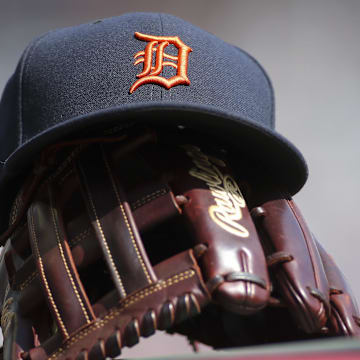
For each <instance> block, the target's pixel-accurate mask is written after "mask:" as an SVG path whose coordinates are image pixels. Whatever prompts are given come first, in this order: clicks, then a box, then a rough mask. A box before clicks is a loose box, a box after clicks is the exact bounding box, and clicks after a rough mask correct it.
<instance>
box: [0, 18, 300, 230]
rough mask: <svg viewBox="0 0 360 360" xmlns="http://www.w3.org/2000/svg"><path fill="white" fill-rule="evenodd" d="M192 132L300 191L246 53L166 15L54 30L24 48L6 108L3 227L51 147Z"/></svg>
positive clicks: (296, 167)
mask: <svg viewBox="0 0 360 360" xmlns="http://www.w3.org/2000/svg"><path fill="white" fill-rule="evenodd" d="M138 122H141V123H149V124H159V125H167V126H169V125H170V126H172V125H173V126H180V125H181V126H185V127H188V128H190V129H191V128H193V129H196V130H198V131H201V132H202V133H204V136H206V135H205V134H209V135H215V136H217V137H219V138H221V139H223V140H224V141H226V143H227V144H228V145H229V146H231V147H232V148H233V149H234V151H235V152H236V151H237V152H238V159H239V166H240V165H241V164H242V161H243V159H244V158H246V157H247V156H248V155H249V154H251V156H252V157H253V158H254V159H255V160H256V159H258V161H261V162H262V163H263V164H265V167H266V168H267V171H269V169H271V171H272V174H273V177H274V179H275V182H276V183H277V184H278V185H279V186H281V187H282V188H284V187H285V188H286V189H287V191H288V192H289V193H290V194H294V193H296V192H297V191H298V190H299V189H300V188H301V187H302V186H303V185H304V183H305V181H306V178H307V167H306V163H305V161H304V159H303V157H302V155H301V153H300V152H299V151H298V150H297V149H296V147H295V146H294V145H292V144H291V143H290V142H289V141H288V140H286V139H285V138H284V137H283V136H281V135H280V134H279V133H277V132H276V131H275V129H274V124H275V121H274V96H273V89H272V86H271V83H270V80H269V78H268V76H267V75H266V73H265V71H264V70H263V68H262V67H261V66H260V65H259V63H258V62H257V61H256V60H255V59H254V58H252V57H251V56H250V55H248V54H247V53H246V52H244V51H243V50H241V49H239V48H237V47H235V46H233V45H231V44H228V43H226V42H224V41H222V40H220V39H219V38H217V37H216V36H214V35H212V34H209V33H208V32H206V31H203V30H201V29H199V28H198V27H196V26H193V25H191V24H189V23H188V22H186V21H183V20H181V19H179V18H177V17H174V16H171V15H167V14H155V13H132V14H125V15H122V16H119V17H113V18H109V19H103V20H98V21H95V22H92V23H89V24H83V25H79V26H74V27H69V28H64V29H59V30H54V31H50V32H48V33H46V34H45V35H43V36H40V37H39V38H37V39H35V40H34V41H33V42H31V43H30V44H29V46H28V47H27V48H26V50H25V51H24V53H23V55H22V57H21V59H20V61H19V63H18V66H17V68H16V70H15V73H14V74H13V76H12V77H11V78H10V80H9V81H8V83H7V86H6V88H5V90H4V92H3V95H2V99H1V103H0V161H1V168H0V198H1V200H2V201H1V204H0V230H4V229H5V228H6V226H7V221H8V214H9V208H10V205H11V202H12V201H13V199H14V197H15V194H16V191H17V190H18V189H19V186H20V184H21V182H22V180H23V176H22V175H23V174H24V173H25V172H26V170H27V169H28V168H29V166H30V165H31V163H32V161H33V160H34V159H35V158H36V157H37V155H38V154H39V152H40V151H41V150H42V149H44V148H45V147H46V146H48V145H50V144H53V143H56V142H58V141H60V140H63V139H64V138H66V137H69V136H72V135H73V134H81V133H82V132H84V131H87V130H88V129H91V128H96V127H99V126H100V127H104V128H106V127H110V126H114V125H116V126H119V127H121V126H125V125H127V126H128V125H129V124H131V123H138Z"/></svg>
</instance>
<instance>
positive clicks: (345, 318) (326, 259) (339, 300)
mask: <svg viewBox="0 0 360 360" xmlns="http://www.w3.org/2000/svg"><path fill="white" fill-rule="evenodd" d="M315 241H316V240H315ZM316 243H317V246H318V249H319V253H320V256H321V259H322V261H323V263H324V268H325V271H326V276H327V278H328V282H329V285H330V305H331V316H330V330H331V332H332V333H334V334H337V335H350V336H360V313H359V308H358V305H357V303H356V299H355V298H354V296H353V295H352V291H351V289H350V287H349V285H348V282H347V281H346V279H345V277H344V275H343V274H342V272H341V271H340V269H339V268H338V266H337V265H336V264H335V262H334V260H333V258H332V257H331V256H330V255H329V254H328V253H327V252H326V251H325V250H324V248H323V247H322V246H321V244H320V243H319V242H317V241H316Z"/></svg>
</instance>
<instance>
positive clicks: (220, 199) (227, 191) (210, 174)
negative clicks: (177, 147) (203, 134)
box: [183, 145, 249, 238]
mask: <svg viewBox="0 0 360 360" xmlns="http://www.w3.org/2000/svg"><path fill="white" fill-rule="evenodd" d="M183 148H184V149H185V150H186V153H187V154H188V155H189V156H190V157H191V158H192V161H193V163H194V165H195V167H194V168H192V169H191V170H190V171H189V174H190V175H191V176H193V177H195V178H197V179H200V180H202V181H204V182H205V183H206V185H207V186H208V187H209V190H210V191H211V194H212V195H213V197H214V200H215V203H216V205H211V206H210V207H209V210H208V211H209V215H210V217H211V219H212V220H213V221H214V222H215V223H216V224H217V225H219V226H220V227H221V228H223V229H224V230H226V231H228V232H229V233H231V234H234V235H236V236H239V237H242V238H246V237H248V236H249V231H248V230H247V229H246V228H245V226H243V225H241V224H240V223H239V221H240V220H241V219H242V210H241V209H242V208H245V207H246V203H245V200H244V197H243V195H242V193H241V191H240V189H239V186H238V185H237V183H236V181H235V180H234V178H233V177H232V176H231V175H228V174H223V173H222V172H221V170H220V169H219V167H225V163H224V162H223V161H222V160H220V159H217V158H214V157H210V156H206V155H205V154H204V153H202V151H201V150H200V149H199V148H198V147H196V146H192V145H185V146H183Z"/></svg>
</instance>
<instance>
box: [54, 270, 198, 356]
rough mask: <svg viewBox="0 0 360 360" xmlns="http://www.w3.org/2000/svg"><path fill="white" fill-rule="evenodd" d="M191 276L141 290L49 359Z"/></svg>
mask: <svg viewBox="0 0 360 360" xmlns="http://www.w3.org/2000/svg"><path fill="white" fill-rule="evenodd" d="M193 276H195V271H194V270H192V269H191V270H187V271H184V272H182V273H180V274H176V275H174V276H173V277H171V278H169V279H167V280H165V281H161V282H160V283H156V284H154V285H151V286H150V287H149V288H148V289H145V290H141V291H140V292H139V293H137V294H134V295H132V296H130V297H129V299H126V300H125V301H124V302H123V304H121V305H120V306H121V308H120V309H116V308H114V309H112V310H110V311H109V313H108V314H107V315H105V316H104V318H103V319H99V320H97V321H96V322H95V323H94V324H92V325H90V326H89V327H87V328H86V329H84V330H83V331H82V332H80V333H78V334H76V335H75V336H74V337H72V338H71V339H70V340H69V342H68V343H67V344H66V345H65V346H64V347H62V348H59V350H58V351H57V352H56V353H54V354H53V355H51V356H50V358H49V359H56V358H57V357H58V356H59V355H61V353H62V352H64V351H65V350H67V349H68V348H69V347H70V346H72V345H74V344H76V343H77V342H78V341H80V340H81V339H83V338H84V337H86V336H87V335H88V334H90V333H91V332H93V331H95V330H97V329H100V328H102V327H104V326H105V325H106V324H107V323H108V322H109V321H110V320H113V319H114V318H116V317H117V316H119V315H120V314H121V313H122V312H123V311H124V310H125V309H126V308H128V307H129V306H130V305H132V304H134V303H136V302H138V301H140V300H142V299H143V298H145V297H147V296H149V295H151V294H153V293H156V292H158V291H161V290H163V289H165V288H167V287H169V286H172V285H174V284H177V283H179V282H181V281H185V280H187V279H190V278H192V277H193Z"/></svg>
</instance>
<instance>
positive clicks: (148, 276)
mask: <svg viewBox="0 0 360 360" xmlns="http://www.w3.org/2000/svg"><path fill="white" fill-rule="evenodd" d="M101 149H102V155H103V159H104V163H105V166H106V169H107V171H108V173H109V176H110V179H111V184H112V186H113V189H114V191H115V194H116V198H117V201H118V204H119V207H120V210H121V213H122V215H123V217H124V220H125V224H126V227H127V229H128V231H129V235H130V238H131V242H132V244H133V246H134V249H135V252H136V255H137V257H138V259H139V262H140V264H141V267H142V269H143V271H144V273H145V276H146V279H147V281H148V282H149V284H151V283H152V281H151V278H150V275H149V272H148V270H147V268H146V266H145V262H144V259H143V257H142V256H141V254H140V251H139V248H138V246H137V244H136V241H135V237H134V233H133V231H132V229H131V226H130V224H129V220H128V218H127V216H126V213H125V209H124V207H123V205H122V203H121V199H120V194H119V192H118V189H117V187H116V184H115V180H114V177H113V175H112V172H111V169H110V165H109V163H108V161H107V159H106V156H105V152H104V149H103V147H102V146H101Z"/></svg>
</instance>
